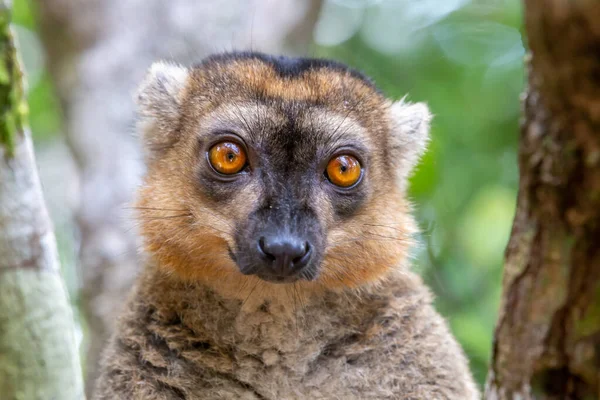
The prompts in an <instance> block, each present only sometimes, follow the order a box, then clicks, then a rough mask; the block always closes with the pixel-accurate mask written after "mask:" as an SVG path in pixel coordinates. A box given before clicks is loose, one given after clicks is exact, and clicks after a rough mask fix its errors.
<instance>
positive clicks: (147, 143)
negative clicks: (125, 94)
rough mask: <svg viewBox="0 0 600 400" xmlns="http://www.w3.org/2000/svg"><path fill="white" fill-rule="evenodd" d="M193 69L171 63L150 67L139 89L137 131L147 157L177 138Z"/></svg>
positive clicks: (159, 63)
mask: <svg viewBox="0 0 600 400" xmlns="http://www.w3.org/2000/svg"><path fill="white" fill-rule="evenodd" d="M188 76H189V71H188V69H187V68H184V67H181V66H179V65H176V64H171V63H167V62H162V61H161V62H156V63H154V64H153V65H152V67H150V70H149V71H148V73H147V75H146V78H145V79H144V81H143V82H142V84H141V85H140V88H139V89H138V92H137V105H138V122H137V130H138V134H139V135H140V137H141V139H142V144H143V147H144V151H145V155H146V159H147V160H150V159H152V158H153V157H155V155H156V154H157V153H159V152H160V151H161V150H164V149H166V148H168V147H170V145H171V144H172V143H173V142H174V141H175V140H176V139H177V138H176V132H175V131H176V129H177V127H178V124H179V119H180V115H181V102H182V100H183V95H184V91H185V87H186V84H187V79H188Z"/></svg>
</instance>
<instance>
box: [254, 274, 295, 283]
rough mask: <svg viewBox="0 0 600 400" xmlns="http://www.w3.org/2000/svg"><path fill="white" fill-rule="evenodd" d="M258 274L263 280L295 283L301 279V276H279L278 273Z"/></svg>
mask: <svg viewBox="0 0 600 400" xmlns="http://www.w3.org/2000/svg"><path fill="white" fill-rule="evenodd" d="M256 276H257V277H258V278H260V279H262V280H263V281H266V282H271V283H294V282H297V281H299V280H300V277H299V276H277V275H263V274H256Z"/></svg>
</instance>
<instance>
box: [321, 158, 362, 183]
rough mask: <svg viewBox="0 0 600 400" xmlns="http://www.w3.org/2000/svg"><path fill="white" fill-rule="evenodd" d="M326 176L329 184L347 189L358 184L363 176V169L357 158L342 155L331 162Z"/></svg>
mask: <svg viewBox="0 0 600 400" xmlns="http://www.w3.org/2000/svg"><path fill="white" fill-rule="evenodd" d="M325 175H326V176H327V179H329V182H331V183H333V184H334V185H336V186H339V187H344V188H346V187H350V186H353V185H355V184H356V183H358V181H359V180H360V177H361V176H362V167H361V165H360V162H359V161H358V160H357V159H356V157H353V156H351V155H341V156H337V157H334V158H332V159H331V160H330V161H329V163H328V164H327V169H326V170H325Z"/></svg>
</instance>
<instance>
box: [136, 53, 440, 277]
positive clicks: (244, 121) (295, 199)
mask: <svg viewBox="0 0 600 400" xmlns="http://www.w3.org/2000/svg"><path fill="white" fill-rule="evenodd" d="M139 103H140V115H141V119H140V130H141V134H142V136H143V138H144V140H145V143H146V149H147V164H148V175H147V178H146V181H145V186H144V187H143V188H142V190H141V192H140V196H139V201H138V205H139V209H140V219H141V222H142V235H143V237H144V240H145V244H146V249H147V250H148V251H149V252H150V254H152V256H153V257H154V258H155V259H156V260H157V261H158V263H159V265H161V266H162V267H165V268H168V269H171V270H174V271H175V272H177V273H179V274H180V275H181V276H183V277H185V278H188V279H204V280H206V279H208V280H214V279H217V280H218V279H225V278H227V277H236V276H237V277H240V279H241V277H243V276H257V277H259V278H260V279H262V280H264V281H267V282H272V283H282V284H289V283H296V282H298V283H300V284H305V285H310V284H313V285H321V286H323V285H324V286H327V287H337V286H356V285H359V284H361V283H364V282H367V281H371V280H374V279H377V278H378V277H381V276H382V275H383V274H384V273H385V271H386V270H388V269H390V268H393V267H395V266H397V265H398V264H399V263H401V261H402V260H403V258H404V257H405V256H406V251H407V247H408V244H409V242H410V235H411V234H412V232H413V231H414V228H413V224H412V219H411V218H410V216H409V215H408V206H407V203H406V201H405V200H404V186H405V180H406V177H407V175H408V173H409V172H410V169H411V168H412V166H413V165H414V163H415V162H416V160H417V159H418V156H419V155H420V153H421V152H422V150H423V148H424V144H425V142H426V138H427V129H428V121H429V113H428V110H427V108H426V106H424V105H421V104H416V105H409V104H405V103H402V102H399V103H395V104H392V103H391V102H390V101H388V100H387V99H385V98H384V97H383V96H382V95H381V94H380V93H379V92H378V91H377V90H376V89H375V88H374V86H373V85H372V84H371V83H370V81H368V80H367V78H365V77H363V76H362V75H360V74H358V73H356V72H353V71H351V70H349V69H347V68H346V67H344V66H342V65H340V64H337V63H332V62H325V61H322V60H310V59H288V58H274V57H269V56H266V55H262V54H255V53H252V54H240V53H235V54H226V55H221V56H216V57H212V58H210V59H208V60H206V61H205V62H203V63H202V64H201V65H200V66H198V67H196V68H194V69H191V70H188V69H185V68H181V67H177V66H171V65H165V64H157V65H155V66H154V67H153V69H152V70H151V72H150V75H149V78H148V79H147V81H146V83H145V84H144V85H143V86H142V88H141V91H140V100H139ZM150 211H151V213H150ZM174 213H175V214H174Z"/></svg>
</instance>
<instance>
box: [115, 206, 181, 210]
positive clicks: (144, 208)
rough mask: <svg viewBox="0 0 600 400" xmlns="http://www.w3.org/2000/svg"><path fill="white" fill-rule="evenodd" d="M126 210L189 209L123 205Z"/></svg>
mask: <svg viewBox="0 0 600 400" xmlns="http://www.w3.org/2000/svg"><path fill="white" fill-rule="evenodd" d="M123 208H124V209H126V210H151V211H189V210H186V209H183V210H181V209H177V208H155V207H135V206H133V207H123Z"/></svg>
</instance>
